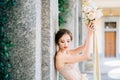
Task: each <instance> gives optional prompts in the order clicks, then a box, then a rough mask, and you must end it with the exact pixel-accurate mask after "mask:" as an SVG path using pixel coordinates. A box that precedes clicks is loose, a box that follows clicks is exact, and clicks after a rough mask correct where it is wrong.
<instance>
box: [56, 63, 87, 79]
mask: <svg viewBox="0 0 120 80" xmlns="http://www.w3.org/2000/svg"><path fill="white" fill-rule="evenodd" d="M58 71H59V73H60V74H61V75H62V76H63V77H64V78H65V80H88V79H87V77H86V74H82V73H80V71H79V70H78V69H77V68H76V65H75V64H65V66H64V67H62V68H61V69H59V70H58Z"/></svg>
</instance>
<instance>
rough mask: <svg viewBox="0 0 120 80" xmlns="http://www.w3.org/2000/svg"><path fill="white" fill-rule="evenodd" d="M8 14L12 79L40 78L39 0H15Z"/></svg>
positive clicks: (33, 79)
mask: <svg viewBox="0 0 120 80" xmlns="http://www.w3.org/2000/svg"><path fill="white" fill-rule="evenodd" d="M8 16H9V20H8V24H7V25H8V28H7V33H8V35H9V37H10V38H11V39H12V42H13V45H14V46H13V47H12V48H11V49H10V54H11V63H12V77H13V80H41V79H40V75H41V73H40V70H41V69H40V63H41V61H40V51H41V49H40V34H41V31H40V22H41V21H40V1H39V0H16V4H15V6H14V7H12V8H11V10H10V11H8Z"/></svg>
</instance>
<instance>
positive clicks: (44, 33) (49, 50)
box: [41, 0, 58, 80]
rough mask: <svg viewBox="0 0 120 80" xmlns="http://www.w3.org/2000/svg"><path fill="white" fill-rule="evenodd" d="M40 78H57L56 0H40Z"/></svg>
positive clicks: (44, 79)
mask: <svg viewBox="0 0 120 80" xmlns="http://www.w3.org/2000/svg"><path fill="white" fill-rule="evenodd" d="M41 7H42V11H41V12H42V15H41V18H42V27H41V51H42V69H41V71H42V80H57V79H56V75H55V68H54V54H55V42H54V37H55V32H56V30H57V28H58V1H57V0H42V5H41Z"/></svg>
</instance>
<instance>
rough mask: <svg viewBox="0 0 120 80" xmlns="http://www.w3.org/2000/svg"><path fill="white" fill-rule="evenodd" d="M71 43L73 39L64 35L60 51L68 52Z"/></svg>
mask: <svg viewBox="0 0 120 80" xmlns="http://www.w3.org/2000/svg"><path fill="white" fill-rule="evenodd" d="M70 43H71V38H70V36H69V35H68V34H64V35H63V36H62V37H61V38H60V39H59V42H58V45H59V49H61V50H68V49H69V47H70Z"/></svg>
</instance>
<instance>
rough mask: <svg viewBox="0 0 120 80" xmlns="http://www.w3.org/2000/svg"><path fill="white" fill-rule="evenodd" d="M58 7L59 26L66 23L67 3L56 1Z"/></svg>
mask: <svg viewBox="0 0 120 80" xmlns="http://www.w3.org/2000/svg"><path fill="white" fill-rule="evenodd" d="M58 5H59V26H62V25H64V24H65V23H66V18H67V14H68V13H69V1H68V0H58Z"/></svg>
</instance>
